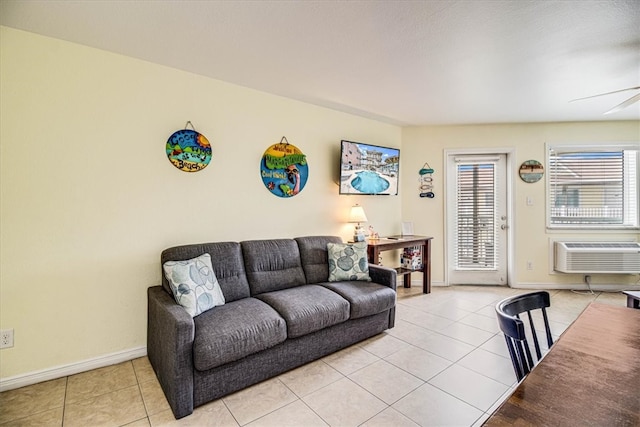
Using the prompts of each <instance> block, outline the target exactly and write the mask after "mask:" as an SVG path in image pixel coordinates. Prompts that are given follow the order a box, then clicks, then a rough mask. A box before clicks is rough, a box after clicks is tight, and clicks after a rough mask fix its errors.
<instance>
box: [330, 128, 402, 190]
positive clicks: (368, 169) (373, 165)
mask: <svg viewBox="0 0 640 427" xmlns="http://www.w3.org/2000/svg"><path fill="white" fill-rule="evenodd" d="M341 144H342V147H341V151H340V194H361V195H362V194H376V195H377V194H383V195H397V194H398V173H399V171H400V150H399V149H397V148H390V147H381V146H379V145H371V144H364V143H362V142H353V141H346V140H342V142H341Z"/></svg>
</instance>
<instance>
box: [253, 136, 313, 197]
mask: <svg viewBox="0 0 640 427" xmlns="http://www.w3.org/2000/svg"><path fill="white" fill-rule="evenodd" d="M260 176H261V177H262V182H263V183H264V186H265V187H266V188H267V190H269V191H270V192H271V194H273V195H276V196H278V197H293V196H295V195H296V194H298V193H300V192H301V191H302V189H303V188H304V186H305V184H306V183H307V177H308V176H309V166H308V165H307V156H305V155H304V154H302V151H300V149H299V148H298V147H296V146H295V145H291V144H289V142H288V141H287V139H286V138H285V137H282V140H280V142H279V143H278V144H273V145H272V146H270V147H269V148H267V151H265V152H264V155H263V156H262V161H261V162H260Z"/></svg>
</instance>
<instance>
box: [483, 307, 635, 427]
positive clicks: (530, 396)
mask: <svg viewBox="0 0 640 427" xmlns="http://www.w3.org/2000/svg"><path fill="white" fill-rule="evenodd" d="M484 425H485V426H562V427H566V426H607V427H614V426H635V427H637V426H640V310H634V309H631V308H627V307H619V306H611V305H606V304H599V303H591V304H590V305H589V306H588V307H587V308H586V309H585V310H584V311H583V312H582V313H581V314H580V316H578V318H577V319H576V320H575V321H574V322H573V323H572V324H571V326H569V328H568V329H567V330H566V331H565V332H564V333H563V334H562V335H561V336H560V338H559V339H558V340H557V341H556V342H555V344H554V345H553V346H552V347H551V349H550V350H549V352H548V353H547V354H546V356H544V357H543V358H542V360H541V361H540V362H539V363H538V364H537V365H536V366H535V367H534V368H533V370H532V371H531V372H530V373H529V375H527V376H526V377H525V378H524V379H523V380H522V381H521V382H520V383H519V384H518V385H517V387H516V389H515V390H514V392H513V393H512V394H511V396H510V397H509V398H508V399H507V400H506V401H505V402H503V404H502V405H501V406H500V407H499V408H498V409H497V410H496V411H495V412H494V413H493V414H492V415H491V416H490V417H489V419H488V420H487V421H486V422H485V423H484Z"/></svg>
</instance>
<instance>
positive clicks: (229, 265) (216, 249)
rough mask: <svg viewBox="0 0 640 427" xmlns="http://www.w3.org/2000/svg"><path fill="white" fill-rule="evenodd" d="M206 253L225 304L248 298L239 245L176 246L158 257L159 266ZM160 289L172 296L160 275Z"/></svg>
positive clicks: (233, 243)
mask: <svg viewBox="0 0 640 427" xmlns="http://www.w3.org/2000/svg"><path fill="white" fill-rule="evenodd" d="M205 253H208V254H209V255H210V256H211V266H212V267H213V271H214V273H215V275H216V278H217V279H218V283H219V284H220V288H221V289H222V293H223V294H224V299H225V301H226V302H231V301H235V300H238V299H241V298H247V297H249V283H248V282H247V276H246V274H245V270H244V262H243V259H242V250H241V248H240V243H237V242H219V243H200V244H194V245H184V246H176V247H173V248H169V249H165V250H164V251H162V254H161V255H160V266H161V268H162V266H163V265H164V263H165V262H167V261H185V260H188V259H192V258H195V257H198V256H200V255H202V254H205ZM162 287H163V288H164V289H165V290H166V291H167V292H169V293H170V294H171V295H173V293H172V291H171V287H170V286H169V282H167V278H166V277H165V275H164V272H163V273H162Z"/></svg>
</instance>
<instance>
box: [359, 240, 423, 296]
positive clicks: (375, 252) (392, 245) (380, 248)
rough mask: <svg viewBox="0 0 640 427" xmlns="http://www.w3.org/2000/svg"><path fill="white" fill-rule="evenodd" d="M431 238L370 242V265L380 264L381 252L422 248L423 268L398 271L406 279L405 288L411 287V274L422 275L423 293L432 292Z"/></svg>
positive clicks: (397, 269) (400, 268)
mask: <svg viewBox="0 0 640 427" xmlns="http://www.w3.org/2000/svg"><path fill="white" fill-rule="evenodd" d="M432 239H433V237H429V236H390V237H386V238H385V237H383V238H380V239H375V240H369V241H368V242H367V243H368V245H367V256H368V258H369V263H370V264H378V260H379V257H380V252H384V251H391V250H394V249H404V248H410V247H413V246H421V247H422V268H420V269H417V270H411V269H407V268H402V267H398V268H396V271H397V272H398V275H399V276H403V277H404V287H405V288H410V287H411V273H415V272H420V273H422V292H423V293H425V294H428V293H430V292H431V240H432Z"/></svg>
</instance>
